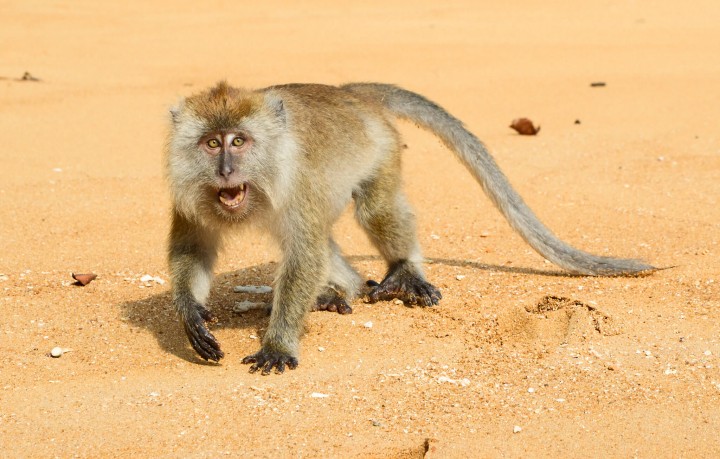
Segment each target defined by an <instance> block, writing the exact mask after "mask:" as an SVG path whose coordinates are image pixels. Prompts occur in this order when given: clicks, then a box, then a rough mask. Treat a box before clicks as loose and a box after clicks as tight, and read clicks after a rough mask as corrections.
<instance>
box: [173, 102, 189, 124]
mask: <svg viewBox="0 0 720 459" xmlns="http://www.w3.org/2000/svg"><path fill="white" fill-rule="evenodd" d="M184 105H185V101H184V100H181V101H180V102H178V103H177V104H175V105H174V106H172V107H170V119H171V120H172V122H173V124H178V123H179V122H180V114H181V113H182V111H183V106H184Z"/></svg>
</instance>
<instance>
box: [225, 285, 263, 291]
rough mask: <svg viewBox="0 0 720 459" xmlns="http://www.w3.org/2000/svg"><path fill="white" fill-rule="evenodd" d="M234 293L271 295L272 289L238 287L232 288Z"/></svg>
mask: <svg viewBox="0 0 720 459" xmlns="http://www.w3.org/2000/svg"><path fill="white" fill-rule="evenodd" d="M233 292H235V293H271V292H272V287H270V286H269V285H238V286H236V287H234V288H233Z"/></svg>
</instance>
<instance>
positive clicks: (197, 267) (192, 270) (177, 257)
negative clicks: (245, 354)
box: [168, 211, 225, 362]
mask: <svg viewBox="0 0 720 459" xmlns="http://www.w3.org/2000/svg"><path fill="white" fill-rule="evenodd" d="M218 243H219V235H218V234H217V233H216V232H215V231H212V230H209V229H206V228H203V227H201V226H200V225H198V224H196V223H194V222H190V221H188V220H187V219H186V218H184V217H183V216H182V215H180V214H179V213H177V212H175V211H174V212H173V216H172V225H171V229H170V241H169V247H168V259H169V264H170V272H171V277H172V297H173V303H174V304H175V308H176V310H177V312H178V315H179V316H180V320H181V321H182V324H183V326H184V328H185V333H186V334H187V337H188V339H189V340H190V344H191V345H192V347H193V349H195V351H196V352H197V353H198V354H199V355H200V357H202V358H203V359H205V360H214V361H216V362H218V361H219V360H220V359H221V358H223V357H224V356H225V354H224V353H223V351H222V350H220V343H218V341H217V340H216V339H215V337H214V336H213V335H212V333H210V331H209V330H208V328H207V323H212V322H213V321H214V320H215V317H214V316H213V314H212V313H211V312H210V311H209V310H208V309H206V308H205V306H204V303H205V300H206V299H207V297H208V294H209V293H210V284H211V282H212V269H213V265H214V264H215V260H216V258H217V249H218Z"/></svg>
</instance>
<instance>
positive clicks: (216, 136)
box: [199, 131, 252, 214]
mask: <svg viewBox="0 0 720 459" xmlns="http://www.w3.org/2000/svg"><path fill="white" fill-rule="evenodd" d="M251 144H252V139H251V138H250V136H249V135H248V134H247V133H243V132H238V131H230V132H225V131H221V132H213V133H210V134H208V135H206V136H204V137H202V138H201V139H200V142H199V147H200V149H201V150H202V151H203V152H204V154H205V155H207V157H208V159H209V160H210V162H211V163H214V167H215V185H214V186H213V187H212V191H214V192H215V195H216V199H217V203H218V204H219V207H220V209H221V210H222V211H224V212H230V213H236V214H240V213H242V212H243V211H244V210H246V207H247V201H246V200H245V198H246V196H247V195H248V193H250V192H251V191H250V184H249V183H248V181H247V177H246V176H244V175H243V173H242V170H243V169H242V161H243V156H246V155H247V154H248V151H249V150H250V148H251ZM211 167H212V166H211Z"/></svg>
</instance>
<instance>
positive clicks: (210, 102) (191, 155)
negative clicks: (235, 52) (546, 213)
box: [166, 82, 655, 374]
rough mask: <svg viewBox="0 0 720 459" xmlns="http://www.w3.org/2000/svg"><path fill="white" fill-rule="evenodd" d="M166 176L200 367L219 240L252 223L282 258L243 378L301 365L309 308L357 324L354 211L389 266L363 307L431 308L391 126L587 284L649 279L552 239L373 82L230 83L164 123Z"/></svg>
mask: <svg viewBox="0 0 720 459" xmlns="http://www.w3.org/2000/svg"><path fill="white" fill-rule="evenodd" d="M171 115H172V128H171V132H170V136H169V140H168V146H167V164H166V165H167V175H168V178H169V182H170V188H171V193H172V200H173V205H172V223H171V230H170V239H169V247H168V257H169V264H170V271H171V276H172V299H173V302H174V304H175V307H176V308H177V311H178V314H179V316H180V320H181V322H182V324H183V325H184V327H185V332H186V333H187V336H188V338H189V340H190V343H191V345H192V347H193V348H194V349H195V351H197V353H198V354H199V355H200V356H201V357H202V358H204V359H205V360H213V361H219V360H220V359H221V358H223V356H224V354H223V351H222V350H221V349H220V345H219V343H218V342H217V340H216V339H215V337H214V336H213V335H212V334H211V333H210V331H208V326H207V324H208V323H212V321H213V320H214V316H213V314H212V313H211V312H210V311H209V310H208V309H206V307H205V301H206V299H207V297H208V293H209V290H210V284H211V281H212V276H213V265H214V263H215V260H216V258H217V255H218V250H219V249H220V246H221V245H222V241H223V236H224V235H225V234H227V233H229V232H232V231H235V230H237V229H239V228H240V227H243V226H245V225H248V224H254V225H256V226H257V227H259V228H261V229H262V230H263V231H266V232H267V233H269V234H271V235H272V236H273V238H274V239H275V240H276V241H277V243H278V244H279V246H280V249H281V252H282V260H281V261H280V263H279V266H278V270H277V275H276V279H275V283H274V285H275V291H274V297H273V303H272V309H271V312H270V323H269V325H268V329H267V331H266V333H265V336H264V337H263V340H262V348H261V349H260V350H259V351H258V352H257V353H255V354H252V355H249V356H247V357H245V358H244V359H243V363H246V364H252V366H251V367H250V371H251V372H255V371H258V370H260V371H261V373H262V374H268V373H270V372H272V371H273V370H275V371H276V372H277V373H282V372H283V371H284V370H285V368H286V367H289V368H291V369H294V368H295V367H297V365H298V348H299V341H300V337H301V334H302V331H303V326H304V324H303V319H304V318H305V315H306V313H307V312H308V311H310V310H311V309H320V310H331V311H337V312H340V313H348V312H351V309H350V306H349V302H350V301H352V300H353V299H354V298H355V297H356V296H357V295H358V293H359V291H360V286H361V283H362V282H361V279H360V276H359V275H358V274H357V272H356V271H355V270H354V269H353V268H352V267H351V266H350V264H349V263H348V262H347V261H346V260H345V258H344V257H343V255H342V254H341V251H340V248H339V247H338V245H337V244H336V243H335V241H334V240H333V237H332V234H331V229H332V226H333V223H334V222H335V221H336V220H337V218H338V217H339V216H340V214H341V212H342V211H343V209H344V208H345V207H346V206H347V205H348V203H349V202H350V201H351V200H352V201H354V204H355V216H356V218H357V221H358V223H359V224H360V225H361V226H362V227H363V228H364V229H365V231H367V233H368V235H369V237H370V240H371V241H372V243H373V244H374V245H375V247H377V249H378V251H379V252H380V253H381V254H382V256H383V258H384V259H385V261H386V263H387V267H388V268H387V274H386V275H385V278H384V279H383V280H382V281H381V282H380V283H379V284H378V283H375V282H373V283H370V282H369V283H368V285H369V286H370V290H369V293H367V299H368V301H370V302H377V301H383V300H390V299H394V298H398V299H400V300H402V301H403V302H404V303H405V304H407V305H417V306H433V305H436V304H438V302H439V300H440V299H441V298H442V295H441V294H440V291H439V290H438V289H437V288H435V287H434V286H433V285H432V284H430V283H429V282H428V281H427V280H426V279H425V276H424V275H423V269H422V266H421V263H422V260H423V258H422V255H421V254H420V248H419V245H418V241H417V236H416V234H415V232H416V231H415V218H414V216H413V213H412V210H411V209H410V207H409V206H408V203H407V200H406V198H405V195H404V194H403V192H402V190H401V186H400V185H401V177H400V156H401V151H402V149H403V148H402V143H401V140H400V136H399V134H398V131H397V129H396V128H395V125H394V121H395V118H403V119H407V120H410V121H412V122H414V123H416V124H418V125H420V126H421V127H423V128H426V129H428V130H430V131H431V132H433V133H434V134H435V135H437V136H438V137H439V138H440V139H441V140H442V141H443V143H444V144H445V145H446V146H447V147H448V148H449V149H450V150H451V151H453V152H454V153H455V154H456V155H457V157H458V158H459V159H460V161H461V162H462V163H463V164H464V165H465V167H466V168H467V169H468V171H469V172H470V173H471V174H472V175H473V176H474V177H475V178H476V179H477V181H478V182H479V183H480V185H481V186H482V188H483V190H484V191H485V193H486V194H487V195H488V196H489V198H490V199H491V200H492V202H493V203H494V204H495V206H497V208H498V209H499V210H500V211H501V212H502V214H503V215H504V216H505V218H506V219H507V220H508V222H509V223H510V225H511V226H512V227H513V228H514V229H515V230H516V231H517V232H518V233H519V234H520V235H521V236H522V237H523V239H525V241H526V242H527V243H528V244H529V245H530V246H531V247H532V248H533V249H535V250H536V251H537V252H538V253H540V254H541V255H542V256H543V257H545V258H546V259H548V260H550V261H551V262H553V263H555V264H556V265H558V266H560V267H562V268H564V269H565V270H567V271H569V272H571V273H575V274H582V275H589V276H615V275H631V274H637V273H640V272H643V271H651V270H654V269H655V268H653V267H652V266H650V265H648V264H645V263H642V262H640V261H636V260H629V259H618V258H610V257H602V256H596V255H592V254H589V253H586V252H583V251H580V250H577V249H575V248H573V247H571V246H569V245H568V244H566V243H565V242H563V241H561V240H560V239H558V238H557V237H556V236H555V235H554V234H553V233H552V232H550V230H549V229H548V228H547V227H545V225H543V224H542V223H541V222H540V220H538V218H537V217H536V216H535V214H534V213H533V212H532V211H531V210H530V208H529V207H528V206H527V205H526V204H525V202H523V200H522V198H521V197H520V196H519V195H518V193H517V192H516V191H515V190H514V189H513V188H512V187H511V186H510V183H509V182H508V180H507V178H506V177H505V175H504V174H503V173H502V172H501V171H500V169H499V168H498V166H497V164H496V163H495V161H494V160H493V158H492V157H491V156H490V154H489V153H488V151H487V149H486V148H485V146H484V145H483V144H482V143H481V142H480V141H479V140H478V139H477V138H476V137H475V136H474V135H473V134H472V133H470V132H469V131H468V130H467V129H466V128H465V127H464V126H463V123H462V122H461V121H459V120H458V119H456V118H454V117H453V116H452V115H450V114H448V113H447V112H446V111H445V110H444V109H443V108H441V107H439V106H438V105H436V104H435V103H433V102H431V101H430V100H428V99H426V98H425V97H423V96H421V95H419V94H415V93H413V92H410V91H406V90H404V89H401V88H399V87H397V86H392V85H386V84H375V83H358V84H347V85H344V86H339V87H333V86H324V85H313V84H290V85H285V86H273V87H269V88H265V89H261V90H246V89H240V88H235V87H231V86H229V85H228V84H227V83H225V82H221V83H218V84H217V85H216V86H214V87H212V88H210V89H209V90H206V91H204V92H201V93H199V94H196V95H193V96H191V97H188V98H186V99H184V100H183V101H181V102H180V104H179V105H178V106H177V107H175V108H173V109H172V110H171Z"/></svg>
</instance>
